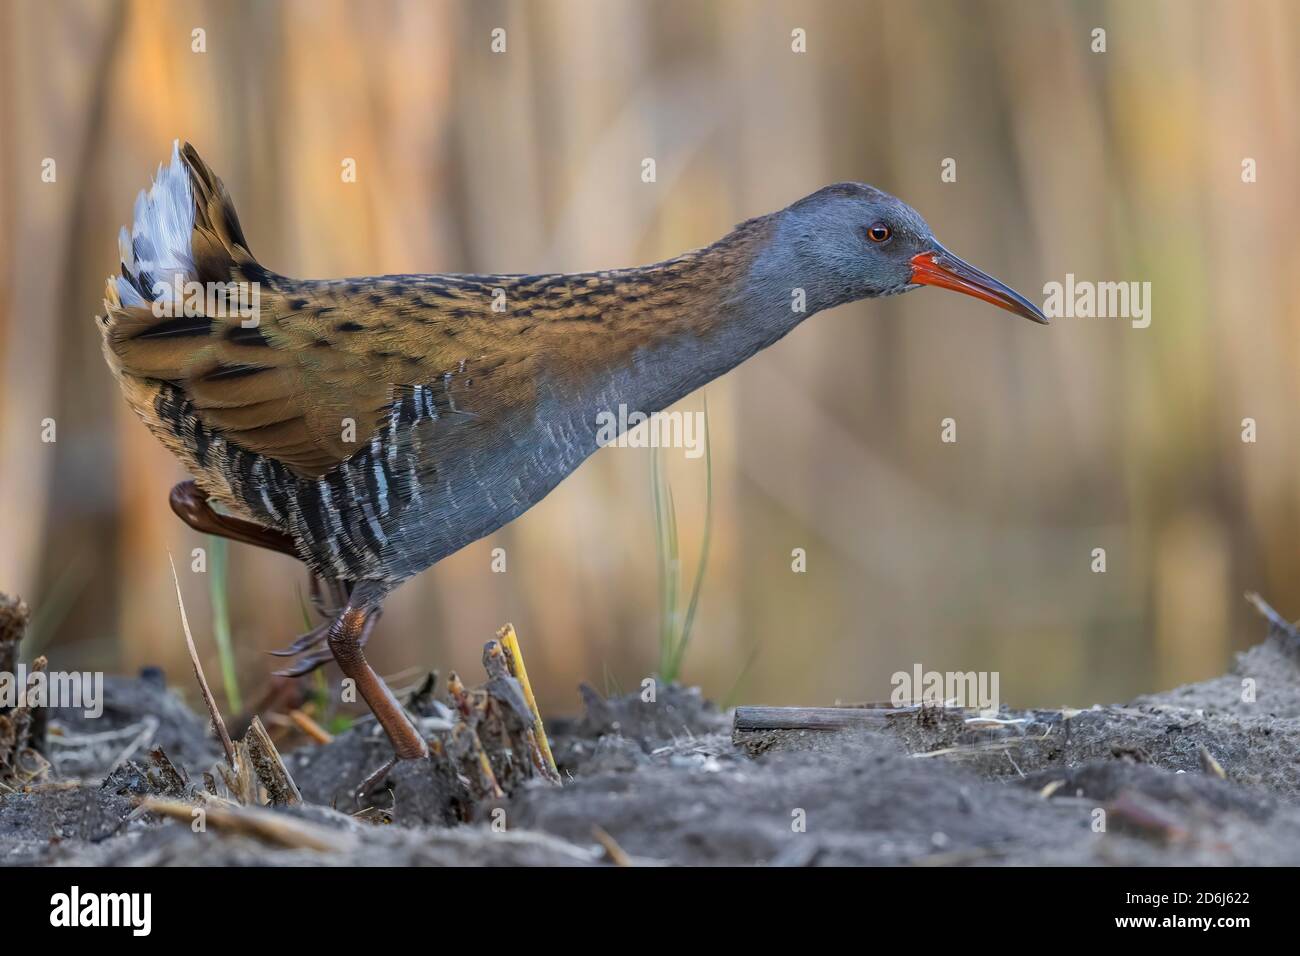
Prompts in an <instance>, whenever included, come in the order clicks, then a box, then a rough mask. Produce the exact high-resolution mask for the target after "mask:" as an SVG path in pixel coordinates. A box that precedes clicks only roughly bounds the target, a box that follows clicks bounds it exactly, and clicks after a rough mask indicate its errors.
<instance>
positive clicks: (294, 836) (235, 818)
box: [140, 797, 356, 853]
mask: <svg viewBox="0 0 1300 956" xmlns="http://www.w3.org/2000/svg"><path fill="white" fill-rule="evenodd" d="M140 806H142V807H144V808H145V809H146V810H148V811H151V812H153V813H159V814H162V815H163V816H165V817H171V818H172V819H173V820H179V821H181V822H182V823H190V822H191V821H192V820H193V819H194V810H195V805H194V804H192V803H187V802H185V801H182V800H159V799H157V798H155V797H146V798H145V799H144V800H143V801H142V802H141V803H140ZM203 816H204V820H205V823H206V824H207V825H208V826H210V827H212V829H213V830H215V831H217V832H218V833H231V834H240V835H243V836H249V837H253V838H254V839H257V840H261V841H262V842H263V843H270V844H273V845H275V846H282V847H287V848H289V849H291V850H298V849H303V850H320V851H322V852H326V853H328V852H340V851H345V850H348V849H351V848H352V847H353V846H354V844H355V842H356V841H355V838H354V837H353V836H352V835H351V834H348V833H346V832H336V831H333V830H329V829H327V828H325V827H322V826H319V825H317V824H313V823H308V822H306V821H305V820H295V819H293V818H292V817H289V816H286V815H284V814H281V813H275V812H272V811H270V810H263V809H261V808H260V807H240V806H235V805H233V804H232V805H223V804H219V803H216V802H209V803H208V804H207V805H206V806H204V807H203Z"/></svg>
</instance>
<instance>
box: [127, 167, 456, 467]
mask: <svg viewBox="0 0 1300 956" xmlns="http://www.w3.org/2000/svg"><path fill="white" fill-rule="evenodd" d="M180 162H182V163H183V165H184V169H185V171H186V173H187V174H188V183H189V187H190V198H191V199H192V202H193V207H194V212H193V225H192V230H191V249H190V253H191V257H192V261H193V269H192V270H191V272H190V273H189V274H188V275H187V276H186V279H187V280H188V281H191V282H194V283H197V285H195V286H193V287H190V286H186V288H185V290H184V294H183V295H182V296H180V298H179V299H178V298H177V297H176V295H175V294H174V293H172V294H163V295H157V294H156V293H154V292H153V290H152V289H151V288H150V286H151V284H152V283H151V282H150V280H152V279H155V278H156V277H154V276H153V275H150V274H148V272H147V271H146V268H145V266H146V265H147V263H148V261H149V260H148V259H147V256H148V255H149V254H155V255H156V253H157V250H156V249H155V246H157V244H158V242H157V240H156V239H151V238H150V237H148V236H147V235H146V236H144V237H143V241H142V239H141V238H140V237H137V238H134V239H133V240H132V242H131V246H132V247H133V248H127V247H126V245H125V244H124V251H123V268H122V273H123V276H124V277H125V280H123V279H117V278H116V277H114V278H113V279H110V281H109V285H108V292H107V298H106V305H107V308H108V318H107V321H106V323H105V328H104V336H105V351H106V354H107V355H108V358H109V362H110V364H111V365H112V366H113V367H114V370H115V372H117V373H118V374H119V375H121V376H129V377H131V378H134V379H153V380H161V381H166V382H171V383H173V384H175V385H177V386H179V387H180V388H181V389H182V390H183V392H184V393H185V395H186V397H188V398H189V399H190V401H191V402H192V403H193V405H194V408H195V410H196V413H197V414H198V416H199V417H200V419H201V420H202V422H203V424H204V425H206V426H207V427H209V428H211V429H214V430H216V431H218V432H220V433H222V434H223V435H225V436H226V437H227V438H228V439H229V440H231V441H233V442H235V443H237V444H238V445H240V446H241V447H243V448H245V449H247V450H249V451H253V452H257V453H260V454H262V455H266V456H269V457H271V458H274V459H277V460H279V461H281V462H283V463H284V464H285V465H287V466H288V467H290V468H291V469H293V470H294V471H295V472H297V473H298V474H300V475H303V476H309V477H318V476H320V475H322V474H325V473H326V472H328V471H330V470H331V469H332V468H334V467H335V466H336V465H337V464H338V463H339V462H341V461H343V460H344V459H345V458H347V457H348V456H350V455H351V454H353V453H354V452H356V451H357V450H358V448H359V447H360V445H359V444H358V443H359V442H360V443H364V442H365V441H366V440H367V439H368V437H369V436H370V435H371V434H372V433H373V432H374V431H375V429H376V428H377V427H378V426H379V425H380V423H381V422H382V421H383V420H384V419H385V417H386V416H387V414H388V410H389V408H390V405H391V402H392V400H393V393H394V389H395V388H397V387H400V386H403V385H416V384H425V383H429V382H432V381H435V380H441V379H442V378H443V377H444V376H446V375H447V374H448V373H449V372H454V371H456V370H457V368H458V367H459V366H460V365H461V364H462V363H461V358H460V357H459V356H460V354H461V352H460V351H458V350H457V349H456V348H455V347H454V346H453V343H452V339H451V335H453V334H454V330H453V332H452V333H450V334H442V333H440V331H439V327H438V324H437V323H434V327H433V328H429V329H420V330H418V331H419V333H420V334H418V335H415V334H413V330H412V327H411V326H412V325H413V323H412V322H411V321H410V319H409V316H406V315H404V309H405V307H406V306H407V305H409V304H410V300H411V297H412V296H413V295H416V294H417V293H415V292H412V290H411V289H410V288H409V287H408V285H409V284H408V285H403V283H401V282H399V281H397V280H386V279H376V280H342V281H325V282H297V281H294V280H291V279H288V278H285V277H283V276H277V275H274V274H273V273H270V272H268V271H266V270H265V269H263V268H262V267H261V266H260V265H259V264H258V263H257V262H256V260H254V258H253V256H252V254H251V253H250V252H249V250H248V246H247V243H246V241H245V240H244V236H243V232H242V230H241V229H240V226H239V220H238V217H237V216H236V214H235V210H234V207H233V205H232V204H231V202H230V199H229V197H228V195H227V194H226V191H225V188H224V187H223V186H222V184H221V181H220V180H219V179H217V177H216V176H215V175H214V174H213V173H212V171H211V170H210V169H208V167H207V166H206V165H205V164H204V163H203V161H202V160H201V159H200V158H199V156H198V154H197V153H196V152H195V151H194V149H193V147H191V146H189V145H188V144H187V145H186V146H185V147H184V150H183V151H181V153H180ZM162 175H165V174H160V177H161V176H162ZM160 182H161V179H160ZM157 193H159V189H158V187H157V186H155V188H154V190H152V191H151V193H150V194H149V195H148V196H145V197H143V199H142V201H145V200H148V201H149V202H150V203H152V202H154V201H155V200H156V201H157V202H158V203H164V202H166V201H167V196H166V195H161V194H160V195H155V194H157ZM150 212H151V208H149V207H146V208H145V210H144V214H143V217H142V211H141V206H140V204H137V207H136V217H137V224H136V229H137V233H138V232H139V230H140V222H141V219H142V218H144V219H145V220H146V222H148V221H149V220H150ZM223 292H224V293H225V295H224V298H223V295H222V293H223ZM151 294H154V298H153V299H152V300H151V301H146V300H147V299H148V297H149V296H150V295H151ZM461 351H463V350H461ZM142 414H145V413H144V412H143V411H142ZM147 419H148V415H147V414H146V420H147Z"/></svg>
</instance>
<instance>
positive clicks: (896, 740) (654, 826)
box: [0, 630, 1300, 866]
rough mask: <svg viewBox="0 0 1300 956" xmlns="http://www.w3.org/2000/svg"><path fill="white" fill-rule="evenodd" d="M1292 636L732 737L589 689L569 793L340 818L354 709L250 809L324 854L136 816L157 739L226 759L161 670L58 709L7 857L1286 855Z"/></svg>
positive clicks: (570, 728) (389, 860)
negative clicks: (1129, 697) (1070, 691)
mask: <svg viewBox="0 0 1300 956" xmlns="http://www.w3.org/2000/svg"><path fill="white" fill-rule="evenodd" d="M1294 644H1295V640H1294V638H1293V637H1291V636H1289V635H1287V634H1284V633H1282V632H1280V631H1276V630H1275V633H1274V634H1273V635H1272V636H1270V637H1269V639H1268V640H1266V641H1265V642H1264V643H1263V644H1260V645H1258V646H1257V647H1255V648H1253V649H1251V650H1250V651H1248V652H1246V653H1245V654H1242V655H1240V657H1239V659H1238V662H1237V665H1236V666H1235V667H1234V669H1233V670H1232V671H1231V672H1230V673H1229V674H1226V675H1224V676H1222V677H1219V678H1216V679H1214V680H1209V681H1205V682H1203V683H1200V684H1194V685H1189V686H1186V687H1180V688H1178V689H1176V690H1173V691H1170V692H1168V693H1164V694H1158V695H1152V696H1148V697H1143V698H1139V699H1138V700H1136V701H1133V702H1131V703H1129V704H1127V705H1124V706H1110V707H1095V708H1092V709H1090V710H1085V711H1064V712H1061V711H1013V710H1005V709H1004V711H1003V712H1002V713H1001V715H1000V716H999V719H998V722H996V723H995V722H990V721H983V722H980V721H975V722H972V721H969V720H967V719H966V718H965V717H964V716H963V715H961V714H959V713H956V712H951V711H936V710H928V711H922V712H919V713H913V714H907V715H902V716H899V717H897V718H891V721H890V722H889V723H888V725H887V726H885V727H883V728H882V729H880V730H878V731H853V732H826V731H768V732H761V733H746V734H735V735H733V733H732V730H731V719H730V716H729V715H726V714H720V713H718V712H717V711H716V710H714V709H713V708H712V707H711V706H710V705H709V704H708V703H707V702H705V701H703V700H702V699H701V698H700V696H699V694H698V692H695V691H691V690H685V689H682V688H678V687H670V688H661V689H660V692H659V694H658V700H657V702H655V703H642V701H641V700H640V699H639V698H638V697H626V698H616V699H612V700H603V699H601V698H600V697H599V696H598V695H596V694H594V693H592V692H590V691H589V690H587V689H584V692H583V696H584V705H585V714H584V716H583V717H581V718H579V719H573V720H562V719H559V720H553V721H551V722H550V725H549V728H548V729H549V730H550V733H551V737H552V743H553V745H554V750H555V756H556V760H557V762H558V764H559V767H560V770H561V773H562V775H563V777H564V779H565V783H564V785H563V786H562V787H555V786H552V785H550V784H547V783H545V782H543V781H541V780H540V779H534V780H532V781H530V782H527V783H524V784H521V785H519V786H518V787H517V788H516V789H515V792H514V793H513V794H511V795H509V796H507V797H504V798H501V799H499V800H487V801H470V802H469V803H466V802H465V800H464V795H463V793H461V794H460V796H459V797H458V791H459V789H460V788H459V787H458V785H457V783H456V781H455V779H453V777H452V775H450V774H449V773H448V772H447V771H446V769H445V768H443V769H439V768H438V767H437V766H436V765H434V764H433V763H431V762H425V763H422V764H406V765H400V766H399V767H398V768H396V769H395V770H394V771H393V772H392V773H391V774H390V775H389V779H388V781H387V785H386V787H384V788H383V789H382V791H381V792H380V794H379V795H377V796H376V797H374V798H372V799H370V800H368V801H367V805H368V807H369V809H368V810H367V811H366V812H363V813H361V814H354V813H353V807H352V804H351V790H352V788H353V787H355V785H356V784H357V783H359V782H360V781H361V779H363V778H364V777H365V776H366V775H367V774H368V773H369V772H370V771H372V770H374V769H375V768H376V767H378V766H379V765H381V764H382V763H383V761H384V760H385V759H386V757H387V756H388V754H389V751H388V747H387V743H386V741H385V740H384V738H383V737H382V736H379V735H378V734H377V729H376V727H375V725H374V723H373V721H371V720H363V721H360V722H358V724H357V725H355V726H354V727H353V729H351V730H349V731H348V732H347V733H345V734H343V735H341V736H339V737H337V738H336V739H335V740H334V742H333V743H330V744H328V745H323V746H322V745H305V746H302V747H300V748H299V749H297V750H294V751H293V752H292V753H289V754H286V756H285V764H286V766H287V767H288V769H289V771H290V773H291V774H292V776H293V778H294V780H295V781H296V783H297V784H298V787H299V788H300V790H301V792H302V794H303V797H304V798H305V800H306V804H305V805H302V806H298V807H294V808H288V809H274V810H272V809H266V810H263V811H260V812H262V813H265V814H272V813H274V814H282V815H284V816H285V817H286V818H288V819H290V820H291V822H293V823H294V824H295V825H297V826H300V827H302V828H305V831H306V832H310V833H311V834H314V835H315V838H317V839H318V840H319V841H320V842H323V843H324V844H326V845H328V846H330V847H332V849H302V848H298V849H290V848H285V847H284V846H281V845H273V844H272V843H269V842H267V840H266V839H264V838H255V837H253V836H248V835H243V834H238V833H235V832H232V831H229V830H225V829H221V828H217V827H209V828H208V829H207V830H206V831H205V832H200V833H195V832H193V831H192V829H191V827H190V826H188V825H186V824H185V823H184V822H177V821H174V820H164V819H162V818H161V817H159V816H157V815H156V814H154V813H148V812H144V811H143V810H142V809H137V808H136V805H137V800H138V797H139V795H140V794H141V793H153V794H159V795H162V794H166V793H168V792H171V793H173V794H175V793H176V792H180V793H181V794H182V795H183V793H184V787H183V786H181V785H180V784H178V783H177V781H176V779H175V777H174V776H172V775H169V773H167V772H164V770H165V767H164V770H159V768H158V766H156V765H154V764H151V758H150V753H149V752H150V749H151V748H152V747H154V746H161V748H162V749H163V751H165V753H166V756H167V758H170V761H171V762H173V763H174V764H175V766H176V768H178V770H179V771H182V772H183V774H184V776H185V777H186V778H187V779H188V781H189V782H190V783H193V782H195V781H198V780H200V779H201V776H202V772H203V771H204V770H206V769H208V768H210V767H211V766H212V765H213V764H214V763H216V762H217V761H218V760H219V759H220V752H219V749H218V747H217V746H216V744H215V742H214V741H213V739H212V738H211V736H210V735H209V733H208V731H207V727H206V726H205V725H206V719H205V718H203V717H200V716H197V715H196V714H194V713H193V712H192V711H191V710H190V709H189V708H187V707H186V706H185V705H184V703H183V702H182V701H181V700H180V698H179V697H178V696H177V695H176V694H175V693H174V692H173V691H171V690H169V689H167V688H165V687H164V686H163V685H162V683H161V681H160V680H159V679H158V678H157V676H156V675H154V676H146V677H143V678H141V679H135V680H129V679H116V680H109V681H107V682H106V694H107V706H106V709H105V714H104V716H103V717H102V718H100V719H98V720H94V721H86V720H84V719H83V718H81V717H80V716H79V715H78V714H74V713H67V712H54V713H53V714H51V716H50V720H49V728H50V736H49V744H48V746H47V750H48V757H49V759H50V760H51V761H52V763H53V765H54V766H53V771H52V774H51V777H50V779H49V781H48V782H47V783H43V784H41V785H39V786H35V787H29V788H27V789H25V790H22V791H19V792H10V793H6V794H4V795H3V796H0V863H8V864H80V865H87V864H147V865H168V864H172V865H194V864H200V865H204V864H206V865H226V864H264V865H282V864H304V863H309V864H311V865H316V866H319V865H339V866H356V865H369V864H389V865H399V866H409V865H424V864H472V865H479V864H546V865H579V866H580V865H601V864H608V863H609V862H610V860H611V859H613V858H617V857H619V856H620V855H621V853H622V854H626V855H627V856H629V857H630V858H631V860H632V862H634V863H644V864H658V863H668V864H713V863H718V864H775V865H795V866H803V865H811V864H922V865H941V864H969V863H980V864H1126V865H1131V864H1138V865H1164V864H1188V863H1190V864H1265V865H1267V864H1292V865H1294V864H1297V863H1300V749H1298V746H1297V745H1298V744H1300V666H1298V665H1297V649H1296V648H1295V647H1294V646H1293V645H1294ZM1248 681H1253V686H1254V689H1255V699H1254V701H1253V702H1248V700H1246V699H1244V698H1245V696H1246V695H1243V686H1246V687H1249V686H1250V684H1249V683H1248ZM1243 682H1247V683H1245V684H1244V683H1243ZM124 755H126V757H127V759H126V760H124V759H123V756H124ZM110 772H111V773H110ZM1220 774H1221V775H1220ZM187 785H188V784H187ZM178 788H179V791H178ZM458 800H459V801H460V802H458ZM465 817H468V818H469V822H468V823H461V822H458V820H459V819H462V818H465ZM801 822H802V826H800V823H801ZM620 851H621V853H620Z"/></svg>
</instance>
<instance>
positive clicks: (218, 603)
mask: <svg viewBox="0 0 1300 956" xmlns="http://www.w3.org/2000/svg"><path fill="white" fill-rule="evenodd" d="M208 558H209V561H208V564H209V567H208V590H209V593H210V594H211V596H212V633H213V636H214V637H215V638H216V642H217V657H218V659H219V660H220V661H221V683H222V684H223V685H224V687H225V691H226V705H227V706H228V707H229V708H230V712H231V713H232V714H238V713H240V712H242V711H243V709H244V707H243V701H242V698H241V697H240V694H239V678H238V676H237V675H236V673H235V648H234V645H233V643H232V642H231V640H230V593H229V588H228V578H227V573H226V572H227V567H228V563H229V558H230V555H229V551H228V549H227V546H226V539H225V538H218V537H216V536H214V535H208Z"/></svg>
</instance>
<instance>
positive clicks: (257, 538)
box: [171, 481, 301, 560]
mask: <svg viewBox="0 0 1300 956" xmlns="http://www.w3.org/2000/svg"><path fill="white" fill-rule="evenodd" d="M171 505H172V511H174V512H176V515H177V517H179V518H180V519H181V520H182V521H184V522H185V523H186V524H187V525H189V526H190V527H191V528H193V529H194V530H195V531H201V532H203V533H204V534H215V535H218V536H219V537H222V538H229V539H230V540H231V541H240V542H242V543H244V544H251V545H256V546H257V547H259V548H266V549H267V550H269V551H278V552H280V553H281V554H287V555H289V556H290V557H292V558H298V557H299V555H298V549H297V548H295V547H294V545H293V538H291V537H289V536H288V535H287V534H285V533H284V532H283V531H276V530H275V529H274V528H267V527H264V526H263V525H260V524H258V523H257V522H255V521H246V520H244V519H243V518H236V517H234V516H233V515H223V514H221V513H219V512H218V511H216V510H215V509H213V507H212V505H210V504H209V503H208V493H207V492H206V491H204V490H203V489H202V488H200V487H199V486H198V485H196V484H195V483H194V482H192V481H182V482H181V483H180V484H179V485H177V486H176V487H175V488H173V489H172V493H171ZM299 560H301V559H299Z"/></svg>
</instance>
